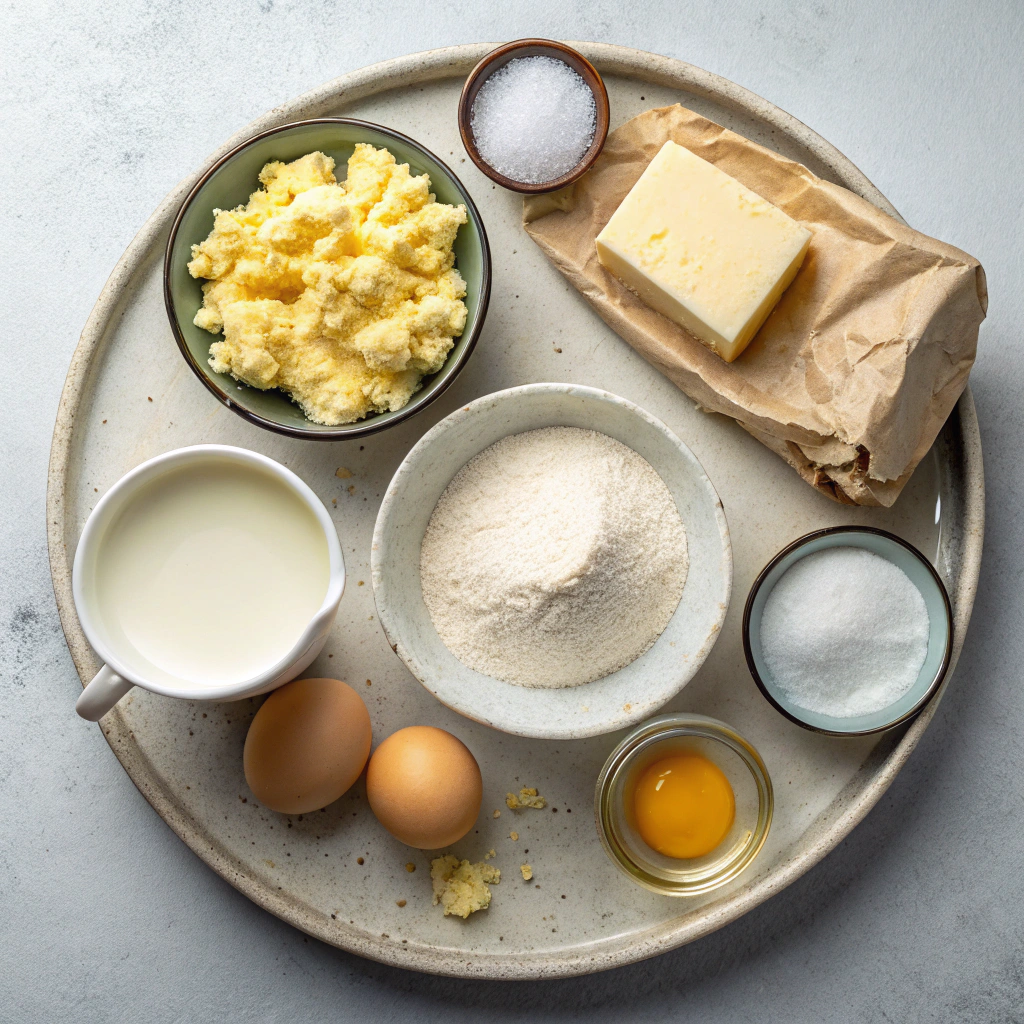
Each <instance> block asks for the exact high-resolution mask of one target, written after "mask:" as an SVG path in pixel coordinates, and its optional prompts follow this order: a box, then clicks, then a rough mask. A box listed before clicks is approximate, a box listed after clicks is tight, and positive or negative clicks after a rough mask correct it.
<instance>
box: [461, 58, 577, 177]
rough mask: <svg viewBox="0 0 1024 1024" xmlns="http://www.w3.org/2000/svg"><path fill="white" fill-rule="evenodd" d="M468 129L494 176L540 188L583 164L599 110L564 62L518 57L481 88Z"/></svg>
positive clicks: (553, 59)
mask: <svg viewBox="0 0 1024 1024" xmlns="http://www.w3.org/2000/svg"><path fill="white" fill-rule="evenodd" d="M470 124H471V126H472V129H473V139H474V141H475V142H476V148H477V149H478V150H479V152H480V155H481V156H482V157H483V158H484V160H486V161H487V163H489V164H490V165H491V166H492V167H493V168H494V169H495V170H497V171H500V172H501V173H502V174H504V175H505V177H507V178H512V179H513V180H515V181H522V182H526V183H528V184H541V183H543V182H545V181H554V179H555V178H560V177H561V176H562V175H563V174H568V173H569V171H571V170H572V169H573V168H574V167H575V166H576V165H577V164H578V163H579V162H580V160H582V159H583V155H584V153H586V151H587V150H588V149H589V148H590V144H591V143H592V142H593V141H594V132H595V131H596V130H597V104H596V103H595V102H594V94H593V93H592V92H591V91H590V87H589V86H588V85H587V83H586V82H585V81H584V80H583V78H582V77H581V76H580V75H578V74H577V73H576V72H575V71H574V70H573V69H572V68H571V67H569V65H568V64H566V63H565V62H564V61H560V60H556V59H555V58H554V57H517V58H516V59H515V60H510V61H509V62H508V63H507V64H506V65H505V66H504V67H503V68H499V69H498V70H497V71H495V72H494V74H493V75H491V76H490V77H489V78H488V79H487V80H486V81H485V82H484V84H483V85H482V86H481V87H480V91H479V92H478V93H477V94H476V99H475V100H474V101H473V110H472V113H471V114H470Z"/></svg>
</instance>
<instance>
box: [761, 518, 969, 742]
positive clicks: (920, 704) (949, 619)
mask: <svg viewBox="0 0 1024 1024" xmlns="http://www.w3.org/2000/svg"><path fill="white" fill-rule="evenodd" d="M858 533H862V534H872V535H874V536H877V537H884V538H885V539H886V540H889V541H892V542H894V543H896V544H898V545H899V546H900V547H902V548H905V549H906V550H907V551H909V552H910V553H911V554H912V555H913V556H914V557H915V558H917V560H918V561H919V562H920V563H921V564H922V565H923V566H924V567H925V568H926V569H927V570H928V572H929V573H930V575H931V577H932V579H933V580H934V581H935V583H936V585H937V586H938V589H939V594H940V595H941V597H942V606H943V608H944V610H945V620H946V643H945V649H944V650H943V652H942V662H941V663H940V664H939V667H938V669H937V670H936V672H935V677H934V678H933V679H932V681H931V682H930V683H929V684H928V687H927V688H926V689H925V691H924V693H923V694H922V695H921V697H920V699H919V700H918V701H917V702H916V703H915V704H914V706H913V707H911V708H910V709H909V710H908V711H905V712H904V713H903V714H902V715H900V716H898V717H897V718H894V719H892V721H889V722H886V723H885V724H884V725H877V726H875V727H874V728H871V729H843V730H837V729H826V728H824V727H823V726H819V725H811V724H810V723H809V722H805V721H804V720H803V719H801V718H799V717H797V716H796V715H795V714H793V713H792V712H791V711H790V710H789V709H788V708H785V707H783V706H782V705H781V704H780V703H779V702H778V701H777V700H776V699H775V697H774V696H773V694H772V692H771V690H770V689H769V688H768V686H767V685H766V684H765V682H764V680H763V679H762V678H761V674H760V673H759V672H758V670H757V665H756V664H755V662H754V652H753V650H752V649H751V645H750V617H751V613H752V610H753V606H754V600H755V599H756V597H757V594H758V591H759V590H760V589H761V587H762V585H763V584H764V583H765V581H766V580H767V579H768V576H769V575H770V574H771V572H772V570H773V569H775V567H776V566H777V565H778V564H779V563H780V562H781V561H782V560H783V559H784V558H785V557H786V556H787V555H789V554H791V553H792V552H794V551H797V550H799V549H800V548H802V547H804V546H805V545H807V544H809V543H811V542H812V541H815V540H818V539H819V538H821V537H830V536H837V535H841V534H846V535H849V534H858ZM883 557H884V556H883ZM741 632H742V635H743V655H744V657H745V659H746V662H747V668H748V669H749V671H750V674H751V676H752V677H753V679H754V683H755V684H756V685H757V688H758V689H759V690H760V691H761V695H762V696H763V697H764V698H765V700H767V701H768V703H769V704H771V706H772V707H773V708H775V710H776V711H778V712H779V714H781V715H784V716H785V717H786V718H788V719H789V720H790V721H791V722H795V723H796V724H797V725H799V726H801V727H802V728H804V729H808V730H809V731H811V732H816V733H818V734H819V735H821V736H839V737H844V736H850V737H852V736H871V735H874V734H875V733H882V732H887V731H888V730H889V729H895V728H896V727H897V726H899V725H903V724H904V723H905V722H909V721H910V719H912V718H913V717H914V716H915V715H917V714H919V713H920V712H921V710H922V709H923V708H924V706H925V705H926V704H927V703H928V701H930V700H931V699H932V697H934V696H935V694H936V692H937V691H938V689H939V687H940V686H941V685H942V680H943V679H944V678H945V677H946V673H947V672H948V671H949V664H950V660H951V658H952V654H953V608H952V605H951V604H950V601H949V594H948V592H947V591H946V585H945V584H944V583H943V582H942V577H941V576H939V573H938V571H937V570H936V568H935V566H934V565H932V563H931V561H929V559H928V558H926V557H925V555H924V554H923V553H922V552H921V551H919V550H918V549H917V548H916V547H914V545H913V544H911V543H910V542H909V541H906V540H904V539H903V538H902V537H897V536H896V534H894V533H890V532H889V531H888V530H882V529H879V528H878V527H877V526H830V527H828V528H827V529H824V530H812V531H811V532H810V533H805V534H804V535H803V536H802V537H797V539H796V540H794V541H793V542H792V543H790V544H787V545H786V546H785V547H784V548H783V549H782V550H781V551H779V552H778V554H776V555H775V557H774V558H772V559H771V561H770V562H768V564H767V565H766V566H765V567H764V568H763V569H762V570H761V571H760V572H759V573H758V574H757V578H756V579H755V580H754V582H753V584H752V585H751V587H750V591H749V593H748V594H747V600H746V603H745V604H744V606H743V625H742V628H741Z"/></svg>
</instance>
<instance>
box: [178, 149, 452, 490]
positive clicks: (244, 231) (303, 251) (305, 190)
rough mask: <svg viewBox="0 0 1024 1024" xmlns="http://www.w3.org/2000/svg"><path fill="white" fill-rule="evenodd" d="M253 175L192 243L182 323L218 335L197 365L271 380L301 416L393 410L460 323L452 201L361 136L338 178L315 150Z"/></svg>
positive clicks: (254, 381)
mask: <svg viewBox="0 0 1024 1024" xmlns="http://www.w3.org/2000/svg"><path fill="white" fill-rule="evenodd" d="M259 178H260V185H261V187H260V188H259V189H257V190H256V191H255V192H253V193H252V195H251V196H250V197H249V202H248V204H247V205H245V206H238V207H236V208H235V209H233V210H214V211H213V216H214V224H213V230H212V231H211V232H210V234H209V236H208V237H207V238H206V240H205V241H203V242H201V243H199V244H198V245H193V246H192V261H191V262H190V263H189V265H188V269H189V273H190V274H191V275H192V276H193V277H195V278H203V279H204V283H203V308H202V309H200V310H199V312H198V313H197V314H196V317H195V324H196V326H197V327H201V328H203V329H204V330H207V331H210V332H211V333H212V334H218V335H221V337H220V338H219V339H218V340H217V341H214V342H213V343H212V344H211V346H210V366H211V367H212V368H213V369H214V370H215V371H216V372H217V373H230V374H231V375H232V376H233V377H235V378H236V379H237V380H240V381H243V382H244V383H246V384H249V385H250V386H251V387H254V388H259V389H260V390H267V389H269V388H281V389H282V390H284V391H285V392H287V393H288V394H289V395H290V396H291V398H292V399H293V400H294V401H295V402H297V403H298V404H299V406H300V407H301V408H302V411H303V412H304V413H305V414H306V416H307V417H308V418H309V419H311V420H312V421H313V422H314V423H323V424H328V425H332V426H333V425H337V424H341V423H352V422H354V421H355V420H358V419H362V418H363V417H364V416H366V415H368V414H369V413H371V412H383V411H386V410H389V409H390V410H395V409H401V408H402V407H403V406H404V405H405V404H406V403H407V402H408V401H409V399H410V398H411V397H412V394H413V393H414V392H415V391H417V390H418V389H419V387H420V382H421V380H422V378H423V376H424V375H425V374H428V373H435V372H436V371H437V370H439V369H440V368H441V366H442V364H443V363H444V361H445V359H446V358H447V356H448V353H449V352H450V351H451V349H452V346H453V344H454V340H453V339H454V338H455V337H457V336H458V335H460V334H461V333H462V331H463V328H464V327H465V324H466V315H467V310H466V304H465V302H463V301H462V300H463V297H464V296H465V294H466V284H465V282H464V281H463V279H462V277H461V276H460V274H459V272H458V270H456V269H455V266H454V263H455V253H454V250H453V245H454V243H455V237H456V234H457V232H458V230H459V227H460V226H461V225H463V224H465V223H467V215H466V208H465V206H449V205H447V204H445V203H439V202H437V201H436V200H435V198H434V196H433V195H432V194H431V191H430V178H429V177H428V176H427V175H426V174H421V175H413V174H412V173H411V172H410V170H409V165H408V164H399V163H398V162H397V161H396V160H395V158H394V157H393V156H392V155H391V153H389V152H388V151H387V150H386V149H375V148H374V147H373V146H370V145H366V144H365V143H360V144H358V145H357V146H356V147H355V152H354V153H353V154H352V156H351V157H350V158H349V161H348V177H347V178H346V180H345V181H344V183H339V182H338V181H337V179H336V178H335V176H334V160H333V159H332V158H331V157H329V156H325V155H324V154H323V153H319V152H317V153H308V154H306V155H305V156H303V157H300V158H299V159H297V160H293V161H292V162H291V163H287V164H285V163H281V162H279V161H273V162H271V163H268V164H267V165H266V166H265V167H264V168H263V170H262V171H260V176H259ZM339 475H340V474H339ZM343 479H344V478H343Z"/></svg>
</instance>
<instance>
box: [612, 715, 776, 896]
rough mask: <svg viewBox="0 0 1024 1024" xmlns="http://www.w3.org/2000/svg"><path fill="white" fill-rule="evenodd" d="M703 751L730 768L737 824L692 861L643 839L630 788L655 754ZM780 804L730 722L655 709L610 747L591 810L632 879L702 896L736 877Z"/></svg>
mask: <svg viewBox="0 0 1024 1024" xmlns="http://www.w3.org/2000/svg"><path fill="white" fill-rule="evenodd" d="M677 753H695V754H701V755H703V756H704V757H706V758H708V760H710V761H713V762H714V763H715V764H716V765H717V766H718V767H719V768H721V770H722V771H723V772H724V773H725V776H726V778H727V779H728V780H729V783H730V785H731V786H732V789H733V793H734V794H735V796H736V819H735V821H734V822H733V826H732V829H731V830H730V832H729V834H728V835H727V836H726V837H725V839H724V840H722V842H721V843H720V844H719V845H718V846H717V847H715V849H714V850H712V851H711V852H710V853H708V854H706V855H705V856H703V857H695V858H693V859H692V860H690V859H688V860H677V859H674V858H672V857H665V856H663V855H662V854H660V853H658V852H657V851H656V850H652V849H651V848H650V847H649V846H648V845H647V844H646V843H645V842H644V841H643V839H641V838H640V834H639V832H638V831H637V829H636V825H635V819H634V812H633V800H632V794H633V789H634V787H635V785H636V783H637V781H638V780H639V778H640V775H641V774H642V773H643V772H644V771H645V769H646V768H647V767H648V766H649V765H650V764H651V763H652V762H654V761H656V760H658V759H660V758H662V757H668V756H670V755H672V754H677ZM774 809H775V798H774V796H773V794H772V782H771V779H770V778H769V776H768V769H767V768H765V766H764V762H763V761H762V760H761V757H760V755H759V754H758V753H757V751H756V750H755V749H754V748H753V747H752V746H751V745H750V744H749V743H748V742H747V741H746V740H745V739H744V738H743V737H742V736H740V735H739V733H737V732H736V731H735V730H734V729H732V728H731V727H730V726H728V725H726V724H725V723H724V722H719V721H718V720H717V719H715V718H707V717H705V716H704V715H691V714H667V715H658V716H657V717H655V718H652V719H650V720H649V721H647V722H644V723H642V724H641V725H639V726H637V727H636V728H635V729H633V730H632V732H630V733H629V734H628V735H627V736H626V737H625V738H624V739H623V740H622V742H621V743H620V744H619V745H618V746H617V747H616V748H615V749H614V750H613V751H612V753H611V756H610V757H609V758H608V760H607V761H606V762H605V765H604V767H603V768H602V769H601V774H600V775H599V776H598V779H597V792H596V795H595V801H594V813H595V816H596V818H597V831H598V834H599V835H600V837H601V842H602V844H603V845H604V848H605V850H606V852H607V853H608V856H609V857H611V859H612V861H613V862H614V863H615V865H616V866H617V867H618V868H619V869H620V870H622V871H624V872H625V873H626V874H627V875H629V877H630V878H632V879H633V881H634V882H637V883H639V884H640V885H642V886H643V887H644V888H645V889H650V890H651V891H652V892H657V893H662V894H663V895H665V896H697V895H699V894H701V893H706V892H710V891H711V890H712V889H717V888H718V887H719V886H721V885H725V883H726V882H728V881H730V880H731V879H733V878H735V877H736V876H737V875H738V874H739V873H740V872H741V871H743V870H744V868H746V867H747V866H748V865H749V864H750V863H751V861H753V859H754V858H755V857H756V856H757V854H758V852H759V851H760V849H761V847H762V846H764V841H765V839H766V838H767V837H768V829H769V827H770V826H771V823H772V813H773V812H774Z"/></svg>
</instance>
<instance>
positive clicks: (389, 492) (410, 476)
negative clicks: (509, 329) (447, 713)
mask: <svg viewBox="0 0 1024 1024" xmlns="http://www.w3.org/2000/svg"><path fill="white" fill-rule="evenodd" d="M543 393H548V394H550V393H555V394H561V395H562V396H582V397H584V398H589V399H591V400H595V401H601V402H607V403H609V404H612V405H615V406H618V407H620V408H625V409H626V410H627V411H628V412H630V413H631V414H632V415H633V416H636V417H637V418H639V419H640V420H642V421H643V422H644V423H646V424H647V425H648V426H650V427H652V428H653V429H655V430H657V431H658V432H660V433H661V434H663V435H664V436H665V437H666V438H667V439H668V440H669V441H670V442H671V444H672V445H673V447H674V448H675V449H676V450H677V452H678V453H679V455H680V457H681V458H683V459H685V460H686V462H687V464H688V465H689V466H691V468H692V469H693V470H694V471H695V472H697V473H699V474H700V478H701V480H700V483H701V488H702V491H703V492H706V495H707V498H708V500H709V501H710V502H711V503H712V505H713V514H714V520H715V524H716V527H717V542H718V547H717V549H716V550H718V552H719V555H720V558H721V563H720V564H721V566H722V573H723V578H724V593H723V596H722V600H721V602H720V608H719V613H718V615H717V618H716V621H715V623H714V625H713V626H712V627H711V629H710V631H709V634H708V636H707V637H706V638H705V640H704V643H703V645H702V648H701V650H700V651H699V652H698V654H697V655H696V656H695V657H694V659H693V661H692V662H691V664H690V671H689V673H688V674H687V675H686V677H685V679H683V681H682V682H681V683H680V684H679V685H673V688H672V691H671V692H670V693H666V694H665V695H664V697H659V699H658V702H657V703H656V704H655V706H654V707H653V708H650V709H648V710H646V711H645V710H644V709H643V708H642V707H641V708H638V709H637V710H633V711H630V712H620V717H619V718H618V719H616V720H614V721H603V720H600V719H596V718H595V719H593V720H592V721H590V722H589V723H588V724H587V725H586V726H577V727H573V728H569V727H565V726H555V727H550V726H536V725H531V724H526V725H524V724H522V723H519V724H517V725H514V726H513V725H511V724H509V723H505V724H497V723H496V722H494V721H491V720H490V719H489V718H488V717H486V716H485V715H483V713H482V712H481V711H480V710H479V709H478V708H477V707H474V706H473V705H472V702H469V703H467V702H466V701H465V700H463V699H461V697H460V698H459V699H455V698H453V697H452V695H451V694H450V693H445V694H444V695H443V696H442V694H441V693H438V692H436V690H435V689H434V687H432V686H431V685H430V681H429V678H424V677H423V676H422V675H421V670H422V658H420V657H418V656H416V655H415V654H414V653H413V649H412V648H410V646H409V645H408V644H407V642H406V636H405V635H403V631H402V630H401V628H400V627H399V628H398V629H396V628H395V620H394V613H393V611H392V610H391V607H390V591H392V590H394V589H397V588H396V587H395V585H394V584H393V583H391V582H390V579H389V576H388V575H387V574H386V573H385V571H384V570H383V568H382V566H383V565H384V564H385V559H384V555H383V552H384V551H385V550H386V547H387V543H388V542H387V539H386V531H387V529H388V524H389V522H390V520H391V518H392V516H393V515H394V509H395V508H397V507H398V506H399V504H400V502H401V500H402V498H403V496H404V490H405V488H406V487H407V486H408V483H409V481H410V480H415V479H417V472H416V465H417V460H418V459H419V458H421V457H422V455H423V453H424V451H425V450H427V449H429V447H430V446H431V445H434V444H436V443H437V442H438V441H439V440H441V439H442V438H443V437H444V435H445V434H446V433H447V432H448V431H449V430H451V429H452V428H453V427H456V426H458V425H459V424H461V423H462V422H464V421H465V420H466V418H467V417H471V416H474V415H477V414H479V413H480V412H481V410H484V411H486V409H487V406H486V403H491V404H490V406H489V408H491V409H493V408H495V407H496V406H497V405H498V404H499V403H500V402H505V401H510V400H511V401H515V400H516V399H517V398H518V397H519V396H523V395H527V396H529V395H533V394H543ZM496 399H497V400H498V401H497V402H496V401H495V400H496ZM526 429H527V430H530V429H534V428H530V427H528V428H526ZM593 429H597V428H593ZM512 433H516V431H510V432H509V434H506V435H503V436H510V434H512ZM623 443H625V442H623ZM486 447H488V446H487V445H484V447H483V448H481V449H480V451H483V450H484V448H486ZM627 447H629V446H628V445H627ZM460 468H461V467H460ZM457 472H458V469H456V470H455V472H453V473H452V475H451V477H450V478H449V480H447V481H445V486H446V487H447V485H448V483H450V482H451V479H453V478H454V477H455V475H456V473H457ZM396 483H397V488H396ZM442 493H443V490H442ZM421 541H422V538H421ZM370 579H371V585H372V587H373V597H374V605H375V608H376V611H377V620H378V622H379V623H380V626H381V629H382V630H383V631H384V635H385V638H386V639H387V642H388V645H389V646H390V647H391V649H392V650H393V651H394V652H395V654H397V655H398V657H399V658H400V659H401V661H402V663H403V664H404V665H405V667H406V668H407V669H408V671H409V673H410V675H412V677H413V678H414V679H415V680H416V681H417V682H418V683H419V684H420V685H421V686H422V687H423V688H424V689H425V690H426V691H427V692H428V693H430V694H431V696H433V697H434V698H435V699H436V700H437V701H439V702H440V703H441V704H443V705H444V706H445V707H447V708H450V709H451V710H452V711H454V712H456V713H457V714H459V715H461V716H462V717H464V718H468V719H470V720H471V721H474V722H478V723H480V724H481V725H486V726H487V727H488V728H491V729H495V730H497V731H498V732H503V733H507V734H509V735H513V736H523V737H526V738H530V739H545V740H566V739H586V738H589V737H593V736H601V735H606V734H608V733H610V732H615V731H617V730H619V729H628V728H633V727H635V725H636V724H637V723H638V722H641V721H642V720H643V717H644V715H649V714H651V713H652V712H656V711H657V710H658V709H659V708H661V707H664V705H665V704H667V703H668V702H669V701H670V700H673V699H674V698H675V697H677V696H678V695H679V693H680V691H682V690H683V689H684V688H685V687H686V686H687V685H688V684H689V683H690V682H691V680H692V679H693V678H694V677H695V676H696V674H697V672H698V671H699V670H700V668H701V666H702V665H703V664H704V663H705V662H706V661H707V659H708V657H709V656H710V654H711V651H712V650H713V649H714V647H715V644H716V643H717V641H718V638H719V637H720V636H721V633H722V625H723V624H724V622H725V619H726V616H727V614H728V610H729V607H730V605H731V599H732V591H733V552H732V539H731V534H730V530H729V524H728V521H727V519H726V516H725V509H724V506H723V504H722V499H721V497H720V496H719V494H718V492H717V490H716V489H715V486H714V484H713V483H712V481H711V478H710V477H709V476H708V474H707V471H706V470H705V469H704V467H703V465H702V464H701V462H700V460H699V459H698V458H697V456H696V455H695V454H694V452H693V451H692V449H691V448H690V447H689V446H688V445H687V444H686V443H685V442H684V441H683V440H682V439H681V438H679V436H678V435H677V434H675V433H674V432H673V431H672V430H671V429H670V428H669V427H668V426H667V425H666V424H665V423H664V422H663V421H662V420H660V419H658V418H657V417H656V416H654V415H653V414H652V413H650V412H648V411H647V410H646V409H644V408H643V407H642V406H639V405H637V404H636V403H635V402H632V401H630V400H629V399H627V398H623V397H622V396H620V395H617V394H614V393H613V392H611V391H606V390H604V389H602V388H595V387H592V386H589V385H585V384H573V383H565V382H563V383H557V382H544V381H542V382H534V383H531V384H519V385H515V386H513V387H510V388H503V389H501V390H499V391H494V392H490V393H488V394H485V395H480V396H479V397H478V398H475V399H473V400H472V401H471V402H467V403H465V404H464V405H461V406H459V407H458V408H457V409H455V410H454V411H453V412H451V413H450V414H449V415H448V416H446V417H444V419H442V420H440V421H439V422H437V423H436V424H434V426H433V427H431V428H430V430H429V431H427V433H425V434H424V435H423V436H422V437H421V438H420V439H419V440H418V441H417V442H416V444H415V445H413V447H412V448H411V449H410V450H409V452H408V453H407V454H406V456H405V458H404V459H403V460H402V461H401V463H400V464H399V466H398V468H397V469H396V470H395V473H394V475H393V476H392V478H391V480H390V482H389V483H388V486H387V489H386V490H385V492H384V497H383V498H382V500H381V504H380V508H379V509H378V512H377V519H376V521H375V523H374V530H373V538H372V541H371V546H370ZM427 614H428V621H429V613H427ZM431 628H433V626H431ZM666 628H667V627H666ZM662 636H664V633H662V634H661V635H660V636H659V637H658V638H657V639H656V640H655V643H654V645H652V648H651V649H653V647H654V646H656V645H657V644H658V643H659V642H660V640H661V638H662ZM442 643H443V641H442ZM641 657H642V656H641ZM632 664H633V662H630V665H632ZM628 667H629V666H628V665H627V666H623V668H622V669H619V670H618V671H619V672H621V671H624V670H625V669H626V668H628ZM614 674H615V673H610V675H609V676H605V677H602V678H603V679H607V678H610V676H611V675H614ZM599 681H600V680H595V682H599ZM507 685H509V686H515V684H512V683H509V684H507ZM587 685H590V684H583V686H579V687H566V688H564V689H563V690H562V692H567V691H582V690H583V689H585V687H586V686H587ZM515 688H516V689H517V690H518V689H524V690H527V692H543V691H529V690H528V688H525V687H515ZM556 692H557V688H556Z"/></svg>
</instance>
